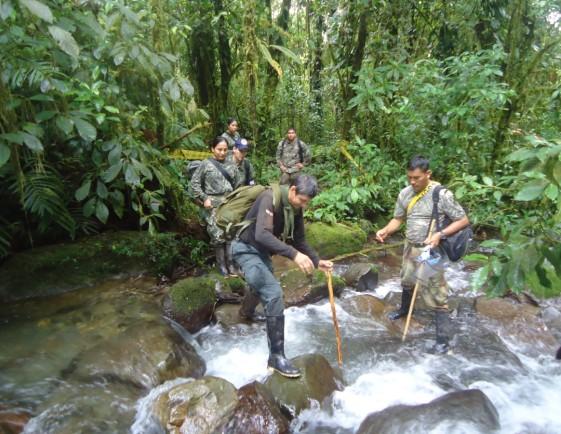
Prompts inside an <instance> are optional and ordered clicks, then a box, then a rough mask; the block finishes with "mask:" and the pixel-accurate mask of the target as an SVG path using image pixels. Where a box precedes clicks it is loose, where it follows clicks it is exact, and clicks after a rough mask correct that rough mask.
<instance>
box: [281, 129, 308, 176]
mask: <svg viewBox="0 0 561 434" xmlns="http://www.w3.org/2000/svg"><path fill="white" fill-rule="evenodd" d="M300 149H301V151H300ZM300 152H301V153H302V161H300ZM311 161H312V154H311V152H310V147H309V146H308V145H306V144H305V143H304V142H303V141H302V140H300V139H299V138H298V137H297V138H296V139H295V140H294V141H293V142H289V141H288V140H286V139H284V140H281V141H280V142H279V145H278V146H277V165H278V166H279V167H280V164H281V163H282V164H283V165H284V166H285V167H286V168H287V173H294V172H298V171H299V170H300V169H298V168H296V164H297V163H303V164H304V166H307V165H308V164H310V162H311Z"/></svg>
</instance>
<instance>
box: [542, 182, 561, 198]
mask: <svg viewBox="0 0 561 434" xmlns="http://www.w3.org/2000/svg"><path fill="white" fill-rule="evenodd" d="M544 194H545V196H546V197H547V198H548V199H551V200H553V201H554V200H557V197H558V196H559V188H558V187H557V186H556V185H555V184H549V185H548V186H547V187H546V189H545V191H544Z"/></svg>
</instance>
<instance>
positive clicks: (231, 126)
mask: <svg viewBox="0 0 561 434" xmlns="http://www.w3.org/2000/svg"><path fill="white" fill-rule="evenodd" d="M238 128H239V126H238V121H237V120H236V119H235V118H228V120H227V121H226V131H224V132H223V133H222V135H221V136H220V137H224V138H225V139H226V142H228V148H229V149H232V148H233V147H234V143H235V142H236V140H239V139H240V138H241V137H240V133H238Z"/></svg>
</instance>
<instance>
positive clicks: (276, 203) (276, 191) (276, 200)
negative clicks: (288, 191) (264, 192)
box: [271, 184, 282, 212]
mask: <svg viewBox="0 0 561 434" xmlns="http://www.w3.org/2000/svg"><path fill="white" fill-rule="evenodd" d="M271 190H272V191H273V208H274V210H275V212H277V211H278V210H279V209H280V207H281V203H282V198H281V189H280V185H279V184H271Z"/></svg>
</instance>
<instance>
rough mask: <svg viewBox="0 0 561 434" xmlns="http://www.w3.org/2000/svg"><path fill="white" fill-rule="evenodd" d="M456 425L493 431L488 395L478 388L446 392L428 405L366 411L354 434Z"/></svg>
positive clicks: (496, 422) (495, 419)
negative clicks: (369, 412)
mask: <svg viewBox="0 0 561 434" xmlns="http://www.w3.org/2000/svg"><path fill="white" fill-rule="evenodd" d="M460 424H467V425H468V426H469V427H471V428H472V429H477V430H481V431H483V432H493V431H495V430H497V429H498V428H499V427H500V423H499V415H498V413H497V409H496V408H495V406H494V405H493V403H492V402H491V401H490V400H489V398H487V396H486V395H485V394H484V393H483V392H481V391H480V390H463V391H458V392H451V393H448V394H446V395H444V396H441V397H440V398H437V399H435V400H433V401H431V402H429V403H428V404H422V405H416V406H413V405H396V406H392V407H389V408H386V409H384V410H382V411H379V412H376V413H373V414H370V415H369V416H368V417H367V418H366V419H365V420H364V421H363V422H362V424H361V425H360V427H359V429H358V431H357V434H394V433H395V434H398V433H403V432H413V431H415V432H430V431H431V430H434V429H436V428H438V427H439V426H441V427H442V426H444V427H446V429H447V430H448V432H453V431H454V429H456V428H457V427H458V425H460ZM464 429H465V427H464Z"/></svg>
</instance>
